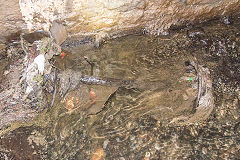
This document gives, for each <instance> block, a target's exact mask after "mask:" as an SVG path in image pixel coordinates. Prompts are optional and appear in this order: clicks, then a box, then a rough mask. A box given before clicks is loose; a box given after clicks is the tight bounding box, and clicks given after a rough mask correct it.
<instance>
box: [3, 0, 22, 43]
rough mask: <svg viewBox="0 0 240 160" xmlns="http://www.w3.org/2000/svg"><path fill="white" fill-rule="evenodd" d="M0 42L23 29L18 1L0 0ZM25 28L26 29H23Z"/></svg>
mask: <svg viewBox="0 0 240 160" xmlns="http://www.w3.org/2000/svg"><path fill="white" fill-rule="evenodd" d="M0 4H1V5H0V26H1V27H0V28H1V29H0V41H5V40H7V39H4V37H5V36H8V35H10V34H11V33H15V32H17V31H18V30H20V29H21V28H23V27H24V20H23V19H22V15H21V13H20V7H19V3H18V0H11V1H5V0H0ZM25 28H26V27H25Z"/></svg>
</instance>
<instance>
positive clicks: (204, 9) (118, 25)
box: [0, 0, 239, 43]
mask: <svg viewBox="0 0 240 160" xmlns="http://www.w3.org/2000/svg"><path fill="white" fill-rule="evenodd" d="M0 4H1V5H0V6H1V9H0V13H1V14H0V15H1V16H0V19H1V24H2V27H1V29H0V31H1V32H0V33H1V34H0V35H1V37H3V36H7V35H10V34H11V33H15V32H17V31H19V30H25V31H26V29H28V30H29V31H37V30H42V29H43V30H44V31H49V29H50V27H51V25H52V22H54V21H56V20H59V21H64V23H65V24H66V26H67V27H66V30H67V31H68V33H69V34H70V36H74V35H81V36H83V35H85V36H87V35H88V36H89V35H98V33H100V34H102V33H103V32H105V33H109V34H110V35H112V36H116V35H119V34H120V33H121V32H122V33H124V32H125V33H126V31H131V30H136V29H137V30H140V29H143V30H144V31H146V32H150V33H153V34H161V33H162V32H163V31H164V30H165V29H168V28H169V27H170V26H171V25H173V24H174V25H175V24H176V25H178V24H181V23H184V22H193V21H199V20H206V19H210V18H212V17H216V16H218V15H228V14H230V13H234V12H235V11H238V10H239V0H218V1H213V0H204V1H202V0H173V1H171V3H169V1H166V0H162V1H155V0H148V1H142V0H116V1H107V0H102V1H97V0H93V1H91V3H90V2H89V1H84V0H74V1H73V0H67V1H58V0H51V1H50V0H45V1H43V0H41V1H32V0H24V1H23V0H22V1H18V0H13V1H1V3H0ZM9 8H11V10H9ZM60 26H62V25H60ZM60 32H61V29H60ZM61 34H63V37H65V33H61ZM58 40H59V41H58V42H59V43H61V42H62V39H61V40H60V39H58Z"/></svg>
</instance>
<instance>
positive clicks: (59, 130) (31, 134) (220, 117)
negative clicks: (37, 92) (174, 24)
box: [0, 21, 240, 159]
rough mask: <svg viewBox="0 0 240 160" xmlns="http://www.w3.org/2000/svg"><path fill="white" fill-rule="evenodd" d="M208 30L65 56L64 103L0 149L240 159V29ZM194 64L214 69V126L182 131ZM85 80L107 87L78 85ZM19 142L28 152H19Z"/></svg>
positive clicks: (216, 26)
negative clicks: (238, 83)
mask: <svg viewBox="0 0 240 160" xmlns="http://www.w3.org/2000/svg"><path fill="white" fill-rule="evenodd" d="M237 22H238V21H236V23H237ZM211 23H212V24H210V23H208V24H203V25H199V26H197V27H192V28H191V27H190V28H185V29H182V30H175V31H170V32H169V34H168V35H163V36H159V37H153V36H147V35H130V36H126V37H122V38H118V39H114V40H111V41H108V42H106V43H105V44H103V45H102V46H101V47H100V48H93V47H92V45H91V44H89V45H83V46H79V47H73V48H65V52H66V57H65V58H64V59H61V57H55V60H56V63H55V65H56V66H57V67H58V68H59V69H60V73H59V78H60V82H59V84H60V86H59V91H65V90H67V89H68V86H69V84H71V85H72V87H71V88H70V89H68V90H67V91H68V92H67V93H66V95H65V97H61V96H60V93H61V92H59V93H58V94H57V98H56V102H55V105H54V107H53V108H52V109H51V110H50V111H49V112H43V113H42V114H40V115H39V116H38V117H37V118H36V119H35V120H34V121H31V122H27V123H26V124H22V126H23V127H20V128H18V129H16V130H14V131H13V132H11V133H9V134H8V135H6V138H2V139H1V141H0V143H1V145H2V146H4V147H5V148H7V150H14V151H15V152H14V153H13V152H10V153H11V154H12V155H15V156H17V157H20V158H22V159H26V157H28V158H29V157H30V158H32V159H34V158H35V159H40V158H43V159H97V158H96V157H100V158H99V159H147V158H150V159H159V158H161V159H167V158H170V159H171V158H172V159H191V158H192V159H218V158H219V157H220V158H226V159H231V158H233V159H234V158H236V157H239V151H238V146H239V141H238V138H239V133H240V132H239V128H240V127H239V111H238V110H239V107H238V105H239V96H238V95H237V92H235V91H237V90H234V89H232V88H233V87H232V86H231V84H235V82H236V79H237V76H236V73H238V68H239V66H237V65H238V64H237V60H238V57H239V54H238V52H237V50H238V49H239V46H240V42H239V37H238V35H240V34H239V33H240V31H239V28H238V25H236V26H235V25H231V26H229V25H227V24H221V23H220V22H218V21H217V22H216V21H214V22H211ZM226 35H228V36H227V37H226ZM229 37H230V38H231V40H229ZM219 41H221V43H219ZM234 43H235V45H234ZM233 45H234V47H233ZM70 46H71V44H70ZM213 48H214V49H213ZM194 57H196V63H198V64H200V65H202V66H204V67H205V68H209V70H210V73H211V75H210V77H211V79H212V80H213V90H214V100H215V101H214V102H215V104H216V106H215V108H214V110H213V111H212V114H211V115H210V116H209V117H208V119H207V120H205V121H203V122H201V119H199V122H198V123H195V124H193V125H186V126H181V125H178V124H175V123H171V121H172V120H173V119H174V118H176V117H179V118H180V119H181V118H182V119H181V120H183V121H184V118H186V117H188V116H190V115H192V114H193V113H194V112H195V110H194V107H195V105H196V104H195V99H196V97H197V95H198V92H197V91H198V81H197V80H196V77H197V73H196V71H194V69H193V68H191V66H189V65H186V64H188V63H189V62H191V61H192V60H193V59H194ZM233 57H236V58H235V59H234V58H233ZM86 58H87V59H88V60H89V61H91V62H92V63H94V65H93V68H91V65H90V64H89V63H88V62H87V61H86V60H85V59H86ZM221 61H222V62H221ZM219 62H221V63H219ZM230 62H231V63H230ZM225 64H227V66H231V64H232V65H234V66H235V67H226V65H225ZM227 72H228V73H230V74H228V73H227ZM231 72H232V73H233V74H231ZM84 76H88V77H89V76H91V77H94V78H96V79H102V80H106V81H107V82H109V83H107V85H106V84H104V83H103V84H94V83H79V79H80V78H81V77H84ZM69 78H70V82H71V83H69ZM122 81H124V82H126V83H124V84H123V83H122ZM224 82H229V83H224ZM61 84H66V85H61ZM92 92H94V94H95V95H94V94H93V93H92ZM91 94H92V95H91ZM50 100H51V95H50V96H49V101H50ZM200 118H201V117H200ZM30 142H31V143H30ZM233 142H234V143H233ZM9 144H11V145H9ZM20 144H24V146H25V149H24V150H20V149H15V148H14V146H20ZM222 144H224V145H222ZM34 153H37V154H34Z"/></svg>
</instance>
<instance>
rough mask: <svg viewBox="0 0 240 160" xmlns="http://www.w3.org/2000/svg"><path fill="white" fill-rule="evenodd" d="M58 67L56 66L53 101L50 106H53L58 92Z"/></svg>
mask: <svg viewBox="0 0 240 160" xmlns="http://www.w3.org/2000/svg"><path fill="white" fill-rule="evenodd" d="M56 72H57V69H56V68H55V71H54V77H55V79H54V92H53V96H52V101H51V105H50V107H51V108H52V106H53V104H54V101H55V98H56V93H57V73H56Z"/></svg>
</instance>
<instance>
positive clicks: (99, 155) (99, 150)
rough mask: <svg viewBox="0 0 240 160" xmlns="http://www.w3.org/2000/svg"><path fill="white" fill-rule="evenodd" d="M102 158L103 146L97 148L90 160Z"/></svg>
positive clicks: (100, 159)
mask: <svg viewBox="0 0 240 160" xmlns="http://www.w3.org/2000/svg"><path fill="white" fill-rule="evenodd" d="M103 158H104V150H103V148H97V149H96V150H95V151H94V153H93V154H92V158H91V160H103Z"/></svg>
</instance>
